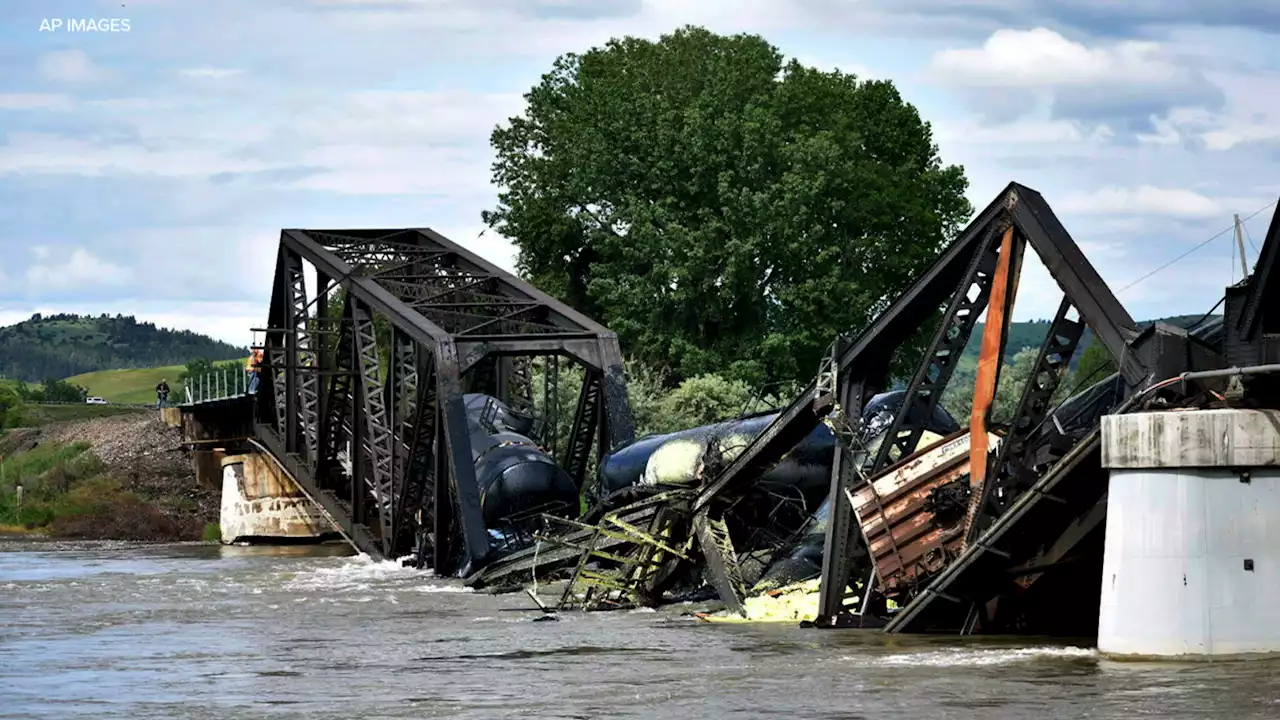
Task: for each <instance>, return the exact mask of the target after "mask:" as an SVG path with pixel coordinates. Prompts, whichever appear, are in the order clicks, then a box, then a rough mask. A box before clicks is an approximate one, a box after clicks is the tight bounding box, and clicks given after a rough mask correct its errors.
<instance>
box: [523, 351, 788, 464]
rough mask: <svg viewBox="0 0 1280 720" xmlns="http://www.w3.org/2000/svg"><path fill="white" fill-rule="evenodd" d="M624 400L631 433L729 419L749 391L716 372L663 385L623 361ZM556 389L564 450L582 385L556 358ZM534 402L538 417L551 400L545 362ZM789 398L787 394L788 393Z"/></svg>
mask: <svg viewBox="0 0 1280 720" xmlns="http://www.w3.org/2000/svg"><path fill="white" fill-rule="evenodd" d="M625 367H626V374H627V400H628V402H630V404H631V413H632V416H633V417H634V419H635V423H636V437H643V436H645V435H653V434H660V433H668V432H674V431H676V430H683V429H685V428H690V427H695V426H697V425H706V424H708V423H713V422H718V421H720V420H728V419H731V418H734V417H737V416H738V415H740V414H741V413H742V412H743V411H744V409H747V408H748V407H749V406H750V405H751V401H752V392H751V389H750V388H749V387H748V386H747V384H746V383H744V382H742V381H740V380H729V379H726V378H724V377H721V376H718V375H701V376H696V377H693V378H689V379H688V380H685V381H683V382H682V383H680V384H679V385H678V386H677V387H676V388H675V389H671V388H668V387H667V382H666V378H665V377H663V375H662V373H661V372H660V371H657V370H654V369H652V368H650V367H648V366H646V365H644V364H643V363H640V362H638V361H635V360H628V361H626V363H625ZM559 376H560V382H559V392H558V393H557V395H556V401H555V402H556V404H557V410H556V413H557V416H556V437H557V439H558V443H557V448H558V449H559V450H560V451H561V452H563V451H564V449H565V448H566V447H567V442H568V438H569V434H570V432H571V431H572V429H573V416H574V413H575V412H577V409H578V393H579V392H581V389H582V378H583V372H582V368H581V366H578V365H573V364H570V363H569V362H568V361H563V360H562V361H561V367H560V373H559ZM533 377H534V395H535V407H536V408H537V410H538V412H539V413H542V415H543V417H546V416H547V409H548V407H549V406H550V404H551V403H549V402H547V401H545V400H544V399H543V387H544V385H543V383H544V378H545V366H544V365H543V364H542V363H538V364H536V365H535V366H534V373H533ZM788 400H789V398H788ZM779 402H780V401H779V399H778V398H776V397H768V398H765V399H763V400H762V403H763V404H767V405H770V406H774V405H777V404H778V403H779Z"/></svg>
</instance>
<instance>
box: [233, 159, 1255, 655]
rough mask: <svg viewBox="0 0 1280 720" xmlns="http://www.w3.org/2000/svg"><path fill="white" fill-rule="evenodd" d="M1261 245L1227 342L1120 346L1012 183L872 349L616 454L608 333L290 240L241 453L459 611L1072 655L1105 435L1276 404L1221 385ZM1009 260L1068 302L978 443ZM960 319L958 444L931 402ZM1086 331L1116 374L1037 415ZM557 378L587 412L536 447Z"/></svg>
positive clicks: (1153, 333) (426, 275)
mask: <svg viewBox="0 0 1280 720" xmlns="http://www.w3.org/2000/svg"><path fill="white" fill-rule="evenodd" d="M1278 228H1280V213H1278V214H1277V218H1276V220H1273V222H1272V225H1271V228H1270V230H1269V232H1268V235H1267V238H1266V241H1265V243H1264V247H1263V249H1262V255H1261V257H1260V258H1259V262H1258V264H1257V269H1256V271H1255V273H1254V275H1253V276H1252V277H1251V278H1248V279H1246V280H1245V281H1243V282H1242V283H1241V284H1239V285H1236V286H1233V287H1231V288H1228V290H1227V294H1226V298H1225V302H1226V309H1225V317H1224V318H1213V319H1210V320H1209V321H1208V322H1203V321H1202V322H1201V323H1199V324H1198V325H1197V326H1195V327H1193V328H1192V329H1191V330H1185V329H1182V328H1179V327H1174V326H1172V325H1168V324H1164V323H1155V324H1152V325H1150V326H1147V327H1144V328H1139V326H1138V325H1137V324H1136V323H1135V322H1134V321H1133V319H1132V318H1131V317H1130V316H1129V314H1128V312H1126V310H1125V309H1124V307H1123V306H1122V305H1121V304H1120V302H1119V301H1118V300H1117V299H1116V298H1115V296H1114V295H1113V294H1112V292H1111V291H1110V290H1109V289H1108V288H1107V286H1106V285H1105V284H1104V283H1103V282H1102V280H1101V278H1100V277H1099V276H1098V274H1097V272H1096V271H1095V270H1094V268H1093V267H1092V265H1090V264H1089V262H1088V260H1087V259H1086V258H1085V256H1084V254H1083V253H1082V252H1081V250H1080V248H1079V247H1078V246H1077V245H1076V244H1075V242H1074V241H1073V240H1072V239H1071V237H1070V236H1069V235H1068V234H1067V232H1066V230H1065V229H1064V228H1063V227H1062V225H1061V224H1060V223H1059V221H1058V219H1057V218H1056V217H1055V216H1054V214H1053V212H1052V210H1051V209H1050V208H1049V206H1048V204H1047V203H1046V202H1045V201H1044V199H1043V198H1042V197H1041V196H1040V195H1039V194H1038V193H1037V192H1035V191H1034V190H1031V189H1029V188H1026V187H1024V186H1021V185H1018V184H1010V185H1009V186H1008V187H1007V188H1006V189H1005V190H1004V191H1003V192H1002V193H1001V194H1000V195H999V197H997V198H996V200H995V201H993V202H992V203H991V204H990V205H989V206H987V208H986V209H985V210H983V211H982V212H981V213H980V214H979V215H978V216H977V218H976V219H975V220H974V221H973V223H972V224H971V225H970V226H969V227H968V228H967V229H966V230H965V231H964V232H963V233H962V234H961V235H960V236H959V237H958V238H957V239H956V240H955V241H954V242H953V243H951V244H950V246H949V247H947V248H946V249H945V250H944V251H943V252H942V254H941V255H940V257H939V258H938V259H937V261H936V262H935V263H934V265H933V266H932V267H931V268H930V269H929V270H928V272H926V273H925V274H924V275H922V276H921V277H920V278H919V279H917V281H916V282H915V283H914V284H913V285H912V286H911V287H910V288H909V289H908V290H907V291H906V292H905V293H904V294H903V295H902V296H901V297H899V298H898V299H897V300H896V301H895V302H894V303H893V304H892V305H891V306H890V307H889V308H888V309H887V310H886V311H885V312H884V313H883V314H882V315H881V316H880V317H878V318H877V319H876V320H875V321H874V322H873V323H872V324H871V325H870V326H869V327H867V328H866V329H864V330H863V331H862V332H861V333H859V334H857V335H855V336H852V337H842V338H840V339H838V340H837V341H836V342H835V343H834V345H833V347H832V349H831V353H830V355H829V357H827V359H826V360H825V361H824V363H823V365H822V367H821V368H820V371H819V373H818V375H817V377H816V378H815V379H814V380H813V381H812V382H811V383H810V384H809V386H808V387H807V388H806V389H805V390H804V392H802V393H801V394H800V395H799V397H797V398H796V399H795V400H794V401H793V402H791V404H790V405H788V406H786V407H785V408H782V409H780V410H774V411H770V412H767V413H760V414H756V415H752V416H747V417H743V418H739V419H736V420H732V421H728V422H724V423H718V424H715V425H711V426H706V427H702V428H693V429H690V430H686V431H682V432H678V433H672V434H669V435H662V436H656V437H646V438H642V439H640V440H633V438H634V429H633V423H632V419H631V414H630V410H629V408H628V405H627V400H626V393H625V386H624V379H623V371H622V361H621V354H620V352H619V348H618V343H617V339H616V336H615V335H614V334H613V333H611V332H610V331H609V330H608V329H607V328H604V327H603V326H600V325H599V324H597V323H595V322H593V321H591V320H590V319H589V318H586V317H584V316H582V315H581V314H579V313H577V312H575V311H573V310H572V309H571V308H568V307H566V306H565V305H564V304H562V303H560V302H558V301H556V300H554V299H553V298H551V297H549V296H547V295H545V294H544V293H541V292H540V291H538V290H537V289H535V288H533V287H531V286H529V285H527V284H525V283H523V282H521V281H520V280H518V279H517V278H515V277H513V276H511V275H509V274H508V273H506V272H503V271H502V270H500V269H498V268H496V267H494V266H493V265H491V264H489V263H487V262H485V261H484V260H482V259H481V258H479V257H477V256H475V255H474V254H472V253H470V252H469V251H467V250H465V249H463V248H462V247H460V246H458V245H455V244H453V243H451V242H449V241H448V240H446V239H445V238H443V237H441V236H440V235H438V234H436V233H434V232H432V231H430V230H399V231H392V230H345V231H323V232H322V231H309V230H286V231H284V232H283V233H282V236H281V245H280V255H279V264H278V267H277V273H276V287H275V291H274V294H273V299H272V304H271V315H270V323H269V324H270V327H269V328H268V332H267V341H266V348H267V354H266V362H267V368H266V371H265V372H264V376H265V377H264V380H265V383H264V386H263V387H264V391H263V392H261V393H260V394H259V396H258V401H257V408H256V412H257V417H258V420H259V422H258V423H257V425H256V435H257V437H258V438H259V440H260V442H261V444H262V445H263V446H264V447H266V448H267V449H268V450H270V451H272V452H273V453H274V454H275V455H276V456H277V457H278V458H281V459H282V460H283V462H284V464H286V465H287V466H288V468H289V470H290V472H291V473H292V475H293V476H294V478H295V479H296V480H297V481H298V483H299V485H300V486H302V488H303V489H304V490H305V491H306V492H307V493H308V494H309V495H311V496H312V497H313V498H314V499H315V500H316V501H317V502H318V503H319V504H320V505H321V506H322V507H323V508H324V509H325V510H326V511H327V512H328V513H329V514H330V515H331V516H332V517H333V518H334V519H335V520H336V521H337V522H338V524H339V526H340V527H341V529H342V532H343V533H344V534H345V535H346V536H347V537H348V539H349V540H350V541H351V542H352V543H353V544H354V545H355V546H356V547H357V548H358V549H360V550H361V551H363V552H365V553H368V554H369V555H371V556H373V557H375V558H399V557H405V556H408V559H407V560H406V562H410V563H413V564H414V565H416V566H418V567H430V568H433V569H434V570H435V572H436V573H438V574H440V575H452V576H458V577H463V578H466V582H467V583H468V584H470V585H472V586H475V587H486V588H490V589H494V590H497V591H501V590H506V589H518V588H519V587H521V586H523V584H525V583H527V582H529V581H530V580H532V579H534V578H537V579H548V578H550V577H553V576H555V575H557V574H558V575H560V576H562V577H566V578H567V583H566V584H565V589H564V592H563V595H562V597H561V600H560V607H583V608H589V609H592V608H608V607H622V606H631V605H653V604H658V603H661V602H664V601H666V600H670V599H673V598H683V597H697V596H699V595H702V596H706V595H708V594H711V593H709V592H708V591H709V590H710V591H712V592H713V593H714V595H718V597H719V599H720V600H721V601H723V603H724V605H725V607H726V610H727V614H729V615H736V616H745V615H749V614H750V612H749V608H748V606H749V605H750V604H751V603H752V602H753V601H754V600H755V599H759V598H764V599H770V598H773V599H778V598H783V597H793V596H797V595H799V596H803V597H805V598H808V599H810V600H812V599H815V598H816V608H813V609H812V612H809V613H807V614H810V615H812V616H813V624H815V625H817V626H820V627H842V626H863V627H886V629H888V630H890V631H906V632H919V631H941V632H961V633H973V632H986V633H990V632H1010V631H1014V632H1033V633H1053V634H1084V635H1087V634H1091V633H1093V632H1094V631H1095V630H1096V620H1097V616H1096V611H1097V597H1098V589H1099V583H1100V571H1099V568H1100V564H1101V554H1102V553H1101V548H1102V534H1103V530H1104V524H1103V522H1102V521H1103V519H1104V518H1105V511H1106V492H1107V475H1106V472H1105V471H1104V470H1103V469H1102V468H1101V465H1100V460H1099V440H1098V438H1099V429H1098V428H1099V424H1100V418H1101V417H1102V416H1103V415H1104V414H1108V413H1116V412H1127V411H1131V410H1136V409H1139V408H1149V407H1153V406H1154V407H1164V408H1174V407H1200V406H1206V405H1208V404H1210V403H1218V404H1222V403H1235V404H1240V403H1254V404H1257V403H1262V404H1268V405H1275V402H1276V399H1277V393H1276V386H1275V383H1274V381H1273V380H1272V379H1271V376H1265V375H1256V376H1255V375H1252V374H1244V375H1242V374H1241V373H1240V372H1236V371H1223V370H1222V369H1223V368H1224V367H1225V366H1226V365H1227V364H1228V363H1231V364H1233V365H1240V366H1244V365H1257V364H1261V363H1267V362H1271V363H1274V362H1276V361H1278V360H1280V335H1278V333H1280V311H1277V309H1276V308H1278V307H1280V306H1278V305H1277V303H1276V300H1277V298H1276V297H1275V296H1276V294H1277V290H1276V287H1275V286H1277V285H1280V283H1277V282H1274V281H1272V278H1271V277H1270V276H1271V274H1272V267H1273V266H1274V265H1275V264H1276V255H1277V254H1280V239H1278V238H1277V233H1278ZM1028 248H1029V249H1030V250H1031V251H1033V252H1035V253H1036V255H1037V256H1038V257H1039V258H1040V260H1041V261H1042V263H1043V264H1044V266H1045V267H1046V268H1047V269H1048V271H1049V274H1050V275H1051V276H1052V277H1053V279H1054V280H1055V281H1056V282H1057V284H1058V286H1059V288H1060V289H1061V291H1062V293H1063V299H1062V301H1061V303H1060V305H1059V307H1058V311H1057V314H1056V315H1055V317H1054V319H1053V321H1052V323H1051V325H1050V328H1049V331H1048V333H1047V335H1046V338H1045V340H1044V343H1043V345H1042V346H1041V347H1040V349H1039V352H1038V355H1037V357H1036V360H1035V364H1034V369H1033V372H1032V374H1031V380H1030V381H1029V382H1028V383H1027V386H1026V387H1025V388H1024V389H1023V390H1022V393H1021V397H1020V400H1019V402H1018V405H1017V409H1016V411H1015V412H1014V413H1013V416H1012V417H1011V418H1009V419H1007V422H1002V423H997V422H994V420H993V417H992V412H991V408H992V401H993V398H994V394H995V388H996V385H997V382H998V380H999V374H1000V371H1001V362H1000V359H1001V357H1003V356H1004V354H1005V353H1004V349H1005V348H1004V345H1005V342H1006V335H1007V330H1006V329H1007V322H1008V319H1009V318H1010V316H1011V310H1012V307H1013V303H1014V299H1015V296H1016V295H1017V290H1018V281H1019V277H1020V270H1021V267H1022V265H1023V260H1024V257H1025V254H1026V252H1027V250H1028ZM304 262H305V263H309V264H310V265H311V266H312V267H313V268H314V272H315V277H316V284H317V285H318V288H317V291H316V292H315V293H314V294H312V295H308V293H307V288H306V279H305V278H306V276H307V274H308V273H307V272H305V271H304ZM338 290H341V291H342V292H341V294H340V295H335V293H336V291H338ZM333 297H340V298H342V307H343V310H342V314H341V316H340V317H334V316H330V314H329V303H330V300H331V299H332V298H333ZM321 299H323V301H321ZM984 311H986V313H987V317H986V322H985V324H984V326H983V335H982V352H981V359H980V362H979V367H978V372H977V380H976V387H975V393H974V404H973V412H972V415H971V417H970V418H968V419H967V426H966V427H963V428H962V427H961V426H960V424H958V423H957V422H956V421H955V419H953V418H952V417H951V416H950V415H949V414H948V413H947V412H946V410H945V409H944V408H943V407H942V406H941V404H940V400H941V397H942V393H943V391H944V390H945V388H946V387H947V385H948V383H949V382H950V381H951V379H952V376H953V373H954V372H955V370H956V366H957V361H958V360H959V358H960V356H961V353H962V351H963V349H964V348H965V346H966V344H967V343H968V342H969V340H970V337H971V335H972V333H973V332H974V330H975V328H976V326H977V324H978V318H979V316H980V315H981V314H982V313H983V312H984ZM939 314H941V321H940V322H938V324H937V328H936V330H935V331H934V332H933V335H932V340H931V342H929V344H928V346H927V350H926V351H925V354H924V357H923V359H922V360H921V362H920V363H919V366H918V367H917V368H916V370H915V372H914V375H913V376H912V377H911V379H910V381H909V382H908V383H907V384H906V387H905V389H898V390H896V391H893V392H888V391H889V390H890V388H891V380H892V379H891V378H890V368H891V367H892V366H893V361H894V358H895V354H896V353H898V352H900V351H901V350H903V349H904V348H905V347H907V346H909V345H910V344H911V342H912V340H913V339H914V338H916V337H918V333H919V330H920V328H921V327H922V326H927V325H928V324H929V323H931V322H933V321H935V318H937V317H938V316H939ZM1207 317H1208V316H1207ZM1086 328H1087V329H1089V330H1091V331H1092V333H1093V335H1094V337H1095V338H1096V342H1098V343H1100V344H1101V345H1102V347H1103V348H1105V349H1106V351H1107V352H1108V353H1109V354H1110V355H1111V356H1112V358H1113V359H1114V360H1115V361H1116V366H1117V367H1118V368H1119V370H1118V372H1116V373H1115V374H1113V375H1111V376H1110V377H1107V378H1104V379H1101V380H1099V381H1098V382H1096V383H1094V384H1093V385H1091V386H1090V387H1088V388H1086V389H1084V390H1083V391H1082V392H1078V393H1075V394H1073V395H1072V396H1071V397H1070V398H1069V399H1067V400H1066V401H1065V402H1061V403H1058V402H1057V401H1056V398H1055V394H1058V395H1061V392H1060V391H1061V388H1060V384H1061V383H1062V381H1063V379H1064V378H1065V376H1066V373H1067V370H1068V367H1069V366H1070V363H1071V359H1072V357H1073V355H1074V354H1075V353H1076V351H1077V350H1078V349H1079V346H1080V344H1081V339H1082V337H1083V336H1084V334H1085V332H1086ZM564 364H569V365H574V366H576V367H578V368H580V371H581V373H582V384H581V390H580V393H579V397H578V401H577V406H576V411H575V414H574V417H573V422H572V425H571V427H572V430H571V431H570V433H569V436H568V437H567V438H559V437H557V436H556V431H555V428H556V427H557V425H558V418H557V417H555V412H556V408H557V407H558V402H557V401H556V398H557V397H558V395H559V392H560V388H559V384H560V382H561V379H562V376H563V371H564V370H565V368H564V367H563V365H564ZM535 367H536V372H535ZM1201 371H1217V372H1208V373H1205V372H1201ZM575 372H576V371H575ZM1184 373H1197V374H1195V375H1190V376H1186V375H1183V374H1184ZM535 375H539V376H540V377H541V383H540V384H541V388H535V387H534V384H535V383H534V376H535ZM1242 377H1243V379H1241V378H1242ZM1166 378H1174V379H1179V378H1180V381H1169V380H1165V379H1166ZM537 389H540V390H541V391H542V396H543V397H542V402H541V403H538V402H535V400H536V399H537V398H536V397H535V396H536V395H537V393H536V392H535V391H536V390H537ZM1076 389H1077V390H1079V388H1076ZM973 437H982V438H983V442H980V443H972V442H971V441H970V439H971V438H973ZM593 449H594V450H595V454H594V457H593V455H592V451H593ZM593 465H594V467H595V469H596V472H595V473H594V474H595V476H596V478H595V482H593V483H588V477H589V475H591V474H592V473H591V472H590V471H591V469H592V466H593ZM580 495H584V496H585V497H586V498H587V499H588V501H589V507H588V509H587V510H586V512H585V514H582V515H581V516H580V517H579V513H578V510H579V506H578V502H579V501H578V498H579V496H580ZM802 605H803V603H802ZM800 614H805V613H800Z"/></svg>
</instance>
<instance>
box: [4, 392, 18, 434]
mask: <svg viewBox="0 0 1280 720" xmlns="http://www.w3.org/2000/svg"><path fill="white" fill-rule="evenodd" d="M21 404H22V396H21V395H19V394H18V391H17V390H15V389H14V388H11V387H0V429H3V428H5V427H7V425H6V424H5V418H6V417H8V414H9V411H10V410H12V409H16V408H17V407H18V406H19V405H21Z"/></svg>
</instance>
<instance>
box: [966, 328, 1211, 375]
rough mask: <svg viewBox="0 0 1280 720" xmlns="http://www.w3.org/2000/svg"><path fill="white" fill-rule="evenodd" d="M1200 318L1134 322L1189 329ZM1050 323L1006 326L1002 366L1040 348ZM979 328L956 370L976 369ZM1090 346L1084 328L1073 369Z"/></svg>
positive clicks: (979, 342)
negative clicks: (1022, 351) (1028, 349)
mask: <svg viewBox="0 0 1280 720" xmlns="http://www.w3.org/2000/svg"><path fill="white" fill-rule="evenodd" d="M1201 317H1203V316H1201V315H1173V316H1170V317H1165V318H1157V319H1155V320H1142V321H1139V322H1138V326H1139V327H1146V326H1148V325H1151V324H1152V323H1156V322H1164V323H1168V324H1170V325H1176V326H1178V327H1183V328H1185V327H1189V326H1190V325H1192V324H1193V323H1195V322H1197V321H1198V320H1200V319H1201ZM1050 322H1051V321H1050V320H1035V321H1032V322H1015V323H1013V324H1011V325H1010V326H1009V340H1008V343H1007V344H1006V345H1005V348H1004V361H1005V362H1006V363H1012V362H1013V356H1014V355H1017V354H1018V352H1019V351H1020V350H1022V349H1023V348H1036V349H1039V348H1040V344H1041V343H1043V342H1044V336H1045V334H1046V333H1048V332H1049V324H1050ZM982 329H983V323H978V325H977V327H975V328H974V330H973V335H972V336H970V338H969V344H968V345H966V346H965V348H964V354H963V355H961V356H960V364H959V366H958V368H959V369H960V370H961V371H966V370H973V369H975V368H976V367H977V366H978V356H979V355H980V354H981V352H982ZM1092 343H1093V331H1092V330H1090V329H1089V328H1085V330H1084V335H1083V337H1081V338H1080V347H1079V348H1078V349H1077V350H1076V353H1075V355H1074V356H1073V357H1072V358H1071V368H1072V369H1073V370H1074V369H1075V365H1076V361H1077V360H1079V359H1080V355H1081V354H1082V353H1083V352H1084V349H1085V348H1087V347H1089V345H1091V344H1092Z"/></svg>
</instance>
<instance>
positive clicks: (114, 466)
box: [40, 412, 221, 524]
mask: <svg viewBox="0 0 1280 720" xmlns="http://www.w3.org/2000/svg"><path fill="white" fill-rule="evenodd" d="M40 436H41V437H40V441H41V442H59V443H74V442H87V443H89V444H90V446H91V447H90V451H91V452H92V453H93V454H94V455H97V456H98V457H99V458H101V459H102V461H103V462H105V463H106V464H107V466H108V468H110V474H111V475H112V476H113V477H115V478H116V479H118V480H119V481H120V482H121V483H122V484H123V485H124V487H125V488H126V489H127V490H129V491H130V492H133V493H135V494H136V495H138V496H139V497H141V498H142V499H144V500H146V501H148V502H149V503H151V504H152V505H154V506H155V507H156V508H157V509H159V510H161V511H162V512H164V513H165V514H166V515H171V516H175V517H180V518H183V519H189V520H193V521H196V522H199V523H201V524H203V523H206V522H216V521H217V519H218V514H219V508H220V503H221V494H220V492H218V491H217V490H214V489H207V488H201V487H200V486H199V485H198V484H197V483H196V474H195V469H194V468H193V466H192V463H191V458H190V456H189V455H188V454H187V453H186V452H184V451H183V449H182V447H181V442H182V432H181V431H180V430H177V429H175V428H170V427H167V426H166V425H165V424H164V423H163V422H161V421H160V414H159V413H157V412H139V413H136V414H135V413H130V414H127V415H116V416H113V417H103V418H95V419H93V420H80V421H73V422H67V423H59V424H57V425H50V426H47V427H45V428H43V429H42V430H41V432H40Z"/></svg>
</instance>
